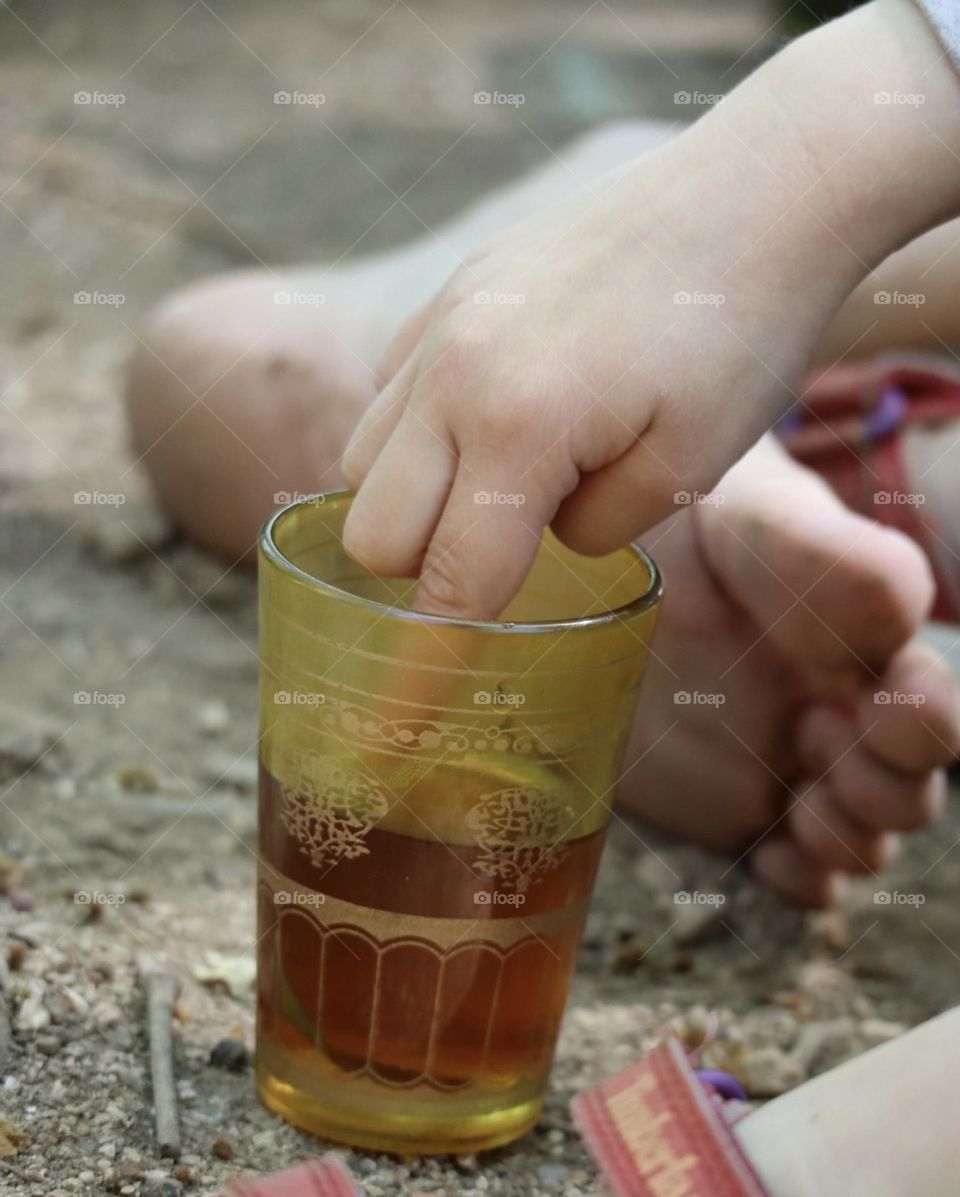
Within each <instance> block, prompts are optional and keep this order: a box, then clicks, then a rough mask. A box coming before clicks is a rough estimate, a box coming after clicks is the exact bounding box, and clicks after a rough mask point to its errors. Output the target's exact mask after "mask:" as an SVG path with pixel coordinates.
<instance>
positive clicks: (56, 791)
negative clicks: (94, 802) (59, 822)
mask: <svg viewBox="0 0 960 1197" xmlns="http://www.w3.org/2000/svg"><path fill="white" fill-rule="evenodd" d="M53 796H54V798H56V799H57V800H58V801H60V802H69V801H70V800H71V799H73V798H76V796H77V783H76V781H74V779H73V778H72V777H58V778H57V780H56V781H55V782H54V783H53Z"/></svg>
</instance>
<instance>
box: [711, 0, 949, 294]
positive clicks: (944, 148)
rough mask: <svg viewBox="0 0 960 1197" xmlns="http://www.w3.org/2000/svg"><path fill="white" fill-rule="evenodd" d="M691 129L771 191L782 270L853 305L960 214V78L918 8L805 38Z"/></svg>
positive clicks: (849, 20)
mask: <svg viewBox="0 0 960 1197" xmlns="http://www.w3.org/2000/svg"><path fill="white" fill-rule="evenodd" d="M691 132H695V133H698V134H699V136H700V137H701V138H703V139H704V140H705V141H707V142H710V143H712V144H711V147H710V149H709V151H708V156H709V155H713V157H714V160H720V161H721V163H723V165H721V167H720V169H721V171H724V170H725V171H726V172H727V174H728V185H729V183H730V182H731V181H732V176H733V175H734V173H735V172H736V171H737V170H740V171H742V173H743V179H742V189H743V193H744V200H745V202H748V203H752V202H755V201H754V197H752V196H747V195H746V193H747V191H748V190H750V189H756V190H757V191H759V193H760V196H761V200H760V202H761V208H762V207H763V204H764V203H765V204H766V208H765V217H763V216H761V217H758V218H757V220H758V227H757V229H756V236H757V239H758V241H760V240H761V237H762V244H763V245H764V246H765V247H766V250H767V252H768V253H769V255H770V258H771V262H772V263H773V265H774V267H775V268H776V269H784V268H788V269H789V268H792V267H793V266H796V268H797V270H798V271H799V272H800V273H799V275H798V277H800V278H802V277H804V276H805V275H809V274H810V273H811V272H813V271H821V270H823V271H826V272H827V273H828V274H830V275H831V276H832V277H833V278H834V279H835V281H836V286H837V290H838V292H839V298H842V297H843V295H845V294H846V293H847V292H848V291H849V290H850V289H851V288H852V287H853V286H855V285H856V283H857V282H859V281H860V279H861V278H863V277H864V276H866V275H867V274H868V273H869V272H870V271H871V270H872V269H873V268H874V267H875V266H876V265H877V264H878V263H879V262H880V261H882V260H883V259H884V258H885V257H887V256H888V255H889V254H890V253H892V252H893V251H894V250H896V249H898V248H899V247H900V246H902V245H904V244H906V242H908V241H910V240H912V239H913V238H914V237H916V236H918V235H919V234H920V233H922V232H924V231H925V230H926V229H928V228H932V227H933V226H934V225H936V224H939V223H941V222H943V221H945V220H947V219H949V218H950V217H951V216H954V215H957V214H958V213H960V76H958V75H957V73H956V71H955V69H954V68H953V66H952V64H951V63H950V61H949V59H948V58H947V56H946V54H945V52H944V50H943V48H942V46H941V45H940V43H939V42H938V40H937V38H936V36H935V35H934V33H933V31H932V29H931V28H930V26H929V25H928V24H927V22H926V19H925V18H924V17H923V15H922V14H921V12H920V11H919V9H917V8H916V7H915V6H914V4H913V3H912V0H873V3H870V4H867V5H865V6H864V7H863V8H861V9H858V10H855V11H854V12H852V13H850V14H849V15H848V16H846V17H843V18H841V19H840V20H838V21H834V22H831V23H830V24H829V25H826V26H823V27H821V28H820V29H818V30H816V31H815V32H814V33H811V34H808V35H807V36H805V37H802V38H799V39H797V41H796V42H794V43H792V44H791V45H790V46H789V47H787V49H786V50H784V51H783V52H782V53H781V54H779V55H777V56H776V58H774V59H772V60H771V61H770V62H769V63H767V64H766V65H765V66H764V67H763V68H761V69H760V70H759V71H757V72H756V73H755V74H754V75H753V76H751V77H750V78H749V79H748V80H747V81H746V82H745V83H744V84H742V85H741V86H740V87H739V88H737V89H736V91H734V92H733V93H731V95H730V97H729V98H728V99H727V100H726V101H724V103H722V104H721V105H719V106H718V108H717V109H716V110H715V111H714V112H711V113H710V114H709V115H708V116H707V117H706V118H704V120H703V121H701V122H700V123H699V125H698V126H695V128H694V130H691ZM764 196H765V197H766V198H765V200H764V198H763V197H764ZM762 219H766V222H767V226H768V227H769V232H766V231H765V228H764V227H763V226H762V225H760V224H759V221H760V220H762ZM838 302H839V299H838Z"/></svg>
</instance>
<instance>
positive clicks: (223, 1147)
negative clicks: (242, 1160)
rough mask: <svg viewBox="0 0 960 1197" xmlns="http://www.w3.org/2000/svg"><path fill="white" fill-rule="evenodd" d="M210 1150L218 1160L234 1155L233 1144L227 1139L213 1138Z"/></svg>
mask: <svg viewBox="0 0 960 1197" xmlns="http://www.w3.org/2000/svg"><path fill="white" fill-rule="evenodd" d="M210 1150H211V1152H212V1153H213V1154H214V1155H215V1156H216V1157H217V1159H218V1160H232V1159H233V1157H234V1150H233V1144H232V1143H231V1142H230V1140H229V1139H214V1141H213V1143H212V1144H211V1145H210Z"/></svg>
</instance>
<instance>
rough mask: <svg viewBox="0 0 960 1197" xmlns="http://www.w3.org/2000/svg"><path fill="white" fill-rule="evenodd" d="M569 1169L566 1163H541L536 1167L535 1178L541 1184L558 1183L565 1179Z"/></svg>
mask: <svg viewBox="0 0 960 1197" xmlns="http://www.w3.org/2000/svg"><path fill="white" fill-rule="evenodd" d="M569 1171H570V1169H569V1168H568V1167H567V1166H566V1164H541V1165H540V1166H539V1167H538V1168H537V1179H538V1180H539V1181H540V1183H541V1184H542V1185H559V1184H563V1182H564V1181H565V1180H566V1179H567V1174H568V1173H569Z"/></svg>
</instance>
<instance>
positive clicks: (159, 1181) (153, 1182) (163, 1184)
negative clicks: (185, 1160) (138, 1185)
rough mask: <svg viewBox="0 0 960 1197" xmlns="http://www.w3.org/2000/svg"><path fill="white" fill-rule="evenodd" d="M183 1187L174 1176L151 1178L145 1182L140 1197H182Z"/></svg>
mask: <svg viewBox="0 0 960 1197" xmlns="http://www.w3.org/2000/svg"><path fill="white" fill-rule="evenodd" d="M182 1192H183V1187H182V1186H181V1184H180V1182H179V1181H178V1180H174V1179H173V1177H172V1176H151V1177H148V1178H147V1179H146V1180H145V1181H144V1182H143V1188H142V1189H141V1190H140V1197H180V1194H181V1193H182Z"/></svg>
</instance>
